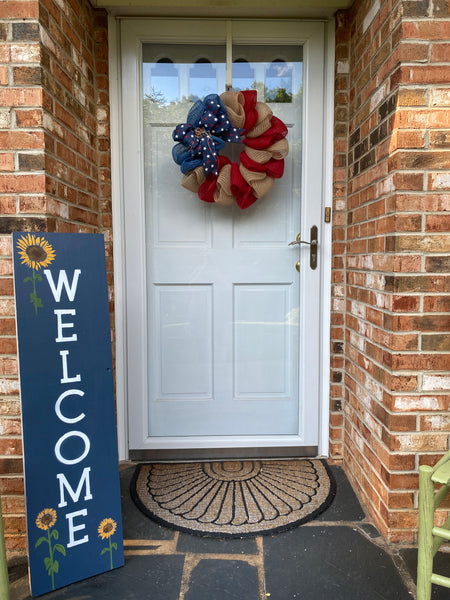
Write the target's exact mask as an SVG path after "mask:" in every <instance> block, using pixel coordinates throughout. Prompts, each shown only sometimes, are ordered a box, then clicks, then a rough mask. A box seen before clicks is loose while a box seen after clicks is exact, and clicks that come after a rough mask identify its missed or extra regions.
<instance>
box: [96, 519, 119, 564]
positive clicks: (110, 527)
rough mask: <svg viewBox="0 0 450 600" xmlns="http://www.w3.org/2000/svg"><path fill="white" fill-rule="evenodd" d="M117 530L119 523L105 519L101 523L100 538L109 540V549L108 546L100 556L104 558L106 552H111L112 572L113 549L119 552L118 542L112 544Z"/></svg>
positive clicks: (99, 527) (99, 528)
mask: <svg viewBox="0 0 450 600" xmlns="http://www.w3.org/2000/svg"><path fill="white" fill-rule="evenodd" d="M116 529H117V523H116V522H115V521H114V519H110V518H108V519H103V521H102V522H101V523H100V525H99V526H98V537H100V538H102V540H105V539H106V540H109V547H108V546H106V547H105V548H103V550H102V551H101V552H100V556H102V555H103V554H105V552H109V558H110V569H111V570H112V569H113V568H114V567H113V554H112V551H113V548H114V550H117V544H116V542H112V541H111V537H112V536H113V535H114V534H115V532H116Z"/></svg>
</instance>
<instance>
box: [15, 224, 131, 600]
mask: <svg viewBox="0 0 450 600" xmlns="http://www.w3.org/2000/svg"><path fill="white" fill-rule="evenodd" d="M13 254H14V286H15V295H16V312H17V334H18V342H19V365H20V389H21V399H22V424H23V453H24V470H25V496H26V510H27V533H28V553H29V562H30V579H31V592H32V595H33V596H38V595H40V594H44V593H45V592H48V591H51V590H54V589H57V588H60V587H62V586H65V585H68V584H70V583H73V582H75V581H79V580H81V579H85V578H87V577H91V576H92V575H97V574H98V573H102V572H104V571H107V570H109V569H113V568H115V567H119V566H122V565H123V564H124V558H123V533H122V521H121V503H120V490H119V469H118V457H117V437H116V420H115V406H114V390H113V373H112V359H111V337H110V322H109V308H108V292H107V284H106V268H105V250H104V239H103V236H102V235H99V234H73V233H68V234H65V233H42V234H31V233H13Z"/></svg>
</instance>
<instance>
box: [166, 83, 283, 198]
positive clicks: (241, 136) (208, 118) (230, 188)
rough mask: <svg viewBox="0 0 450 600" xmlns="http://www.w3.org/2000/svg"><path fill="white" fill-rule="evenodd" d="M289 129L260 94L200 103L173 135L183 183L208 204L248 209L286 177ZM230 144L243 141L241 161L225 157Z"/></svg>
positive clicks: (246, 93)
mask: <svg viewBox="0 0 450 600" xmlns="http://www.w3.org/2000/svg"><path fill="white" fill-rule="evenodd" d="M286 135H287V127H286V125H285V124H284V123H283V121H281V120H280V119H278V118H277V117H275V116H274V115H273V113H272V111H271V109H270V108H269V106H267V104H265V103H264V102H257V100H256V90H246V91H244V92H231V91H229V92H224V93H223V94H221V95H220V96H218V95H217V94H210V95H208V96H206V97H205V98H204V99H203V100H198V101H197V102H196V103H195V104H194V105H193V107H192V108H191V110H190V111H189V114H188V117H187V123H183V124H181V125H177V127H176V128H175V129H174V131H173V134H172V137H173V139H174V141H176V142H178V143H177V144H176V145H175V146H174V147H173V150H172V155H173V158H174V160H175V162H176V163H177V165H180V168H181V172H182V173H183V178H182V181H181V185H182V186H183V187H184V188H186V189H188V190H190V191H191V192H195V193H198V196H199V198H200V199H201V200H203V201H204V202H217V204H223V205H225V206H230V205H232V204H233V203H234V202H236V204H237V205H238V206H239V208H241V209H245V208H248V207H249V206H251V205H252V204H253V203H254V202H256V200H258V198H261V197H262V196H264V195H265V194H267V193H268V192H269V191H270V190H271V189H272V187H273V184H274V181H275V179H279V178H281V177H282V176H283V172H284V158H285V157H286V156H287V154H288V151H289V144H288V142H287V140H286V139H285V138H286ZM226 142H234V143H241V142H242V143H243V144H244V146H245V149H244V150H243V151H242V152H241V154H240V157H239V163H237V162H232V161H231V160H230V159H229V158H227V157H226V156H221V155H220V154H219V152H220V150H222V148H223V147H224V146H225V144H226Z"/></svg>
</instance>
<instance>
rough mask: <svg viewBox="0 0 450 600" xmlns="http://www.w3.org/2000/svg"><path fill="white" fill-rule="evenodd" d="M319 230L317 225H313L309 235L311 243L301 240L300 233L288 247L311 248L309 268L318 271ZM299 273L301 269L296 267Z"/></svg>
mask: <svg viewBox="0 0 450 600" xmlns="http://www.w3.org/2000/svg"><path fill="white" fill-rule="evenodd" d="M317 234H318V229H317V226H316V225H313V226H312V227H311V229H310V234H309V240H310V241H309V242H307V241H306V240H302V239H300V233H298V234H297V237H296V238H295V240H294V241H293V242H289V244H288V246H300V244H306V245H308V246H309V266H310V267H311V269H317V246H318V245H319V242H318V240H317ZM295 266H296V268H297V271H298V270H299V268H298V267H297V265H295Z"/></svg>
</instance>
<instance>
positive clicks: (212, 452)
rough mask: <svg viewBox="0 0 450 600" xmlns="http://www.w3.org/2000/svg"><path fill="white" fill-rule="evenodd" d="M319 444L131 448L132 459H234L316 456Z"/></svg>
mask: <svg viewBox="0 0 450 600" xmlns="http://www.w3.org/2000/svg"><path fill="white" fill-rule="evenodd" d="M317 455H318V446H288V447H283V446H278V447H267V448H187V449H181V448H173V449H166V448H164V449H160V450H156V449H149V448H146V449H144V450H130V460H132V461H166V460H167V461H173V460H204V461H208V460H226V459H229V460H233V459H236V460H238V459H242V458H244V459H253V458H315V457H316V456H317Z"/></svg>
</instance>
